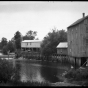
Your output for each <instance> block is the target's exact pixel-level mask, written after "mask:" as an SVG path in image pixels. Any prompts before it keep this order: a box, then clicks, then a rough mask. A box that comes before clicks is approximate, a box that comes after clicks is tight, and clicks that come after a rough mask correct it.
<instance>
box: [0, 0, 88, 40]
mask: <svg viewBox="0 0 88 88" xmlns="http://www.w3.org/2000/svg"><path fill="white" fill-rule="evenodd" d="M82 13H85V16H87V15H88V2H87V1H84V2H83V1H78V2H77V1H74V2H73V1H72V2H71V1H0V40H1V39H2V37H5V38H7V40H11V38H12V37H14V34H15V33H16V31H19V32H21V34H22V35H23V36H24V35H25V34H26V33H27V32H28V31H29V30H32V31H37V36H36V38H39V40H43V38H44V37H45V36H46V35H47V34H48V33H49V32H50V31H51V30H52V29H54V28H56V29H58V30H62V29H64V30H66V31H67V27H68V26H69V25H71V24H72V23H73V22H75V21H76V20H78V19H80V18H82V17H83V16H82Z"/></svg>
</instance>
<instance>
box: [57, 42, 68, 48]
mask: <svg viewBox="0 0 88 88" xmlns="http://www.w3.org/2000/svg"><path fill="white" fill-rule="evenodd" d="M67 47H68V45H67V42H61V43H59V44H58V45H57V48H67Z"/></svg>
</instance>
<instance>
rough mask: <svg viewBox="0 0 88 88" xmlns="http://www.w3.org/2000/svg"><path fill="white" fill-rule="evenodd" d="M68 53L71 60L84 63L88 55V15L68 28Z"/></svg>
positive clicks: (80, 63)
mask: <svg viewBox="0 0 88 88" xmlns="http://www.w3.org/2000/svg"><path fill="white" fill-rule="evenodd" d="M67 33H68V34H67V40H68V55H69V58H70V60H71V61H73V62H74V63H77V64H78V65H83V64H84V63H85V62H86V60H87V57H88V16H85V14H84V13H83V17H82V18H81V19H79V20H77V21H76V22H74V23H73V24H72V25H70V26H69V27H68V28H67Z"/></svg>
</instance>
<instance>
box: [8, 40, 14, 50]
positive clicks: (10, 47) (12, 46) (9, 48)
mask: <svg viewBox="0 0 88 88" xmlns="http://www.w3.org/2000/svg"><path fill="white" fill-rule="evenodd" d="M7 48H8V50H9V51H10V52H14V51H15V45H14V43H13V42H12V41H9V42H8V44H7Z"/></svg>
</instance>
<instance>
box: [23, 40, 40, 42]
mask: <svg viewBox="0 0 88 88" xmlns="http://www.w3.org/2000/svg"><path fill="white" fill-rule="evenodd" d="M22 42H42V41H41V40H24V41H22Z"/></svg>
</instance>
